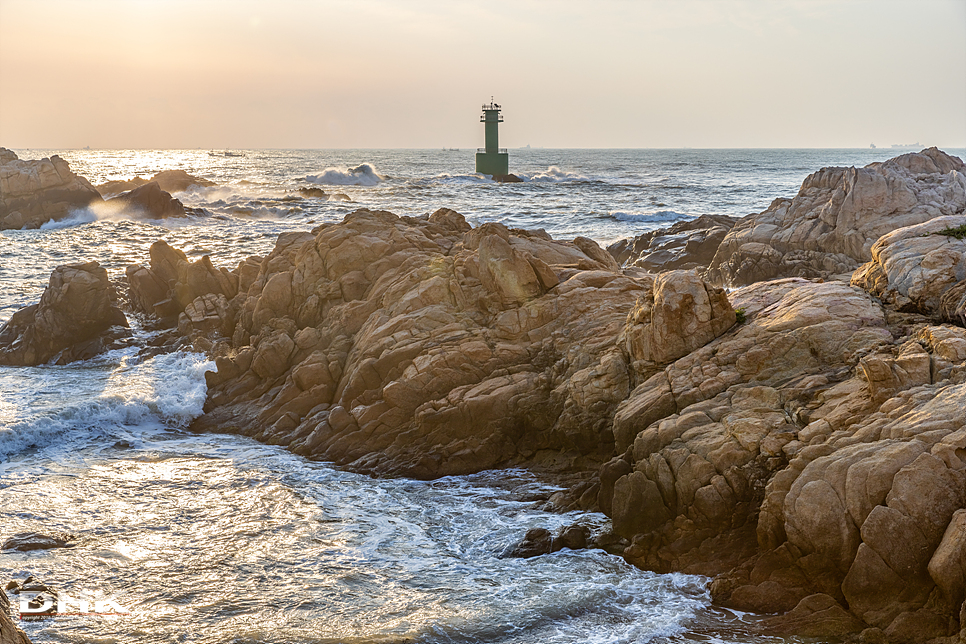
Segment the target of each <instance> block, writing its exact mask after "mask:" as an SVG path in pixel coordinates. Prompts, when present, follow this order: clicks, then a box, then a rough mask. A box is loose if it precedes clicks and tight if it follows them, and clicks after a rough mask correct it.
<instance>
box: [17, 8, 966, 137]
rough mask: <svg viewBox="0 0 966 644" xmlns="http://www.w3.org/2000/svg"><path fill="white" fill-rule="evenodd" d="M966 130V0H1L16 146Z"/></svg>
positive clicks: (950, 133)
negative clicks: (488, 127) (497, 109)
mask: <svg viewBox="0 0 966 644" xmlns="http://www.w3.org/2000/svg"><path fill="white" fill-rule="evenodd" d="M491 95H493V96H494V97H495V98H496V100H497V102H499V103H501V104H502V105H503V108H504V117H505V119H506V122H505V123H504V124H503V126H502V128H501V141H500V142H501V145H504V146H509V147H517V146H523V145H526V144H530V145H532V146H544V147H658V148H660V147H867V146H868V145H869V144H870V143H875V144H877V145H879V146H880V147H881V146H889V145H891V144H893V143H917V142H918V143H922V144H923V145H938V146H940V147H966V0H909V1H902V2H896V1H890V0H870V1H860V0H844V1H843V0H835V1H831V0H829V1H824V0H800V1H796V2H792V1H788V2H782V1H768V2H765V1H759V2H753V1H745V2H736V1H734V2H733V1H728V0H710V1H688V0H684V1H673V2H672V1H670V0H667V1H659V0H650V1H636V2H635V1H631V0H624V1H607V0H593V1H592V2H591V1H589V0H588V1H584V2H568V1H566V0H552V1H546V2H544V1H527V0H514V1H513V2H503V1H497V0H471V1H466V2H463V1H461V0H447V1H445V2H442V1H441V2H430V1H428V0H392V1H388V0H386V1H382V0H351V1H347V2H341V1H336V0H325V1H321V0H320V1H310V0H265V1H258V2H255V1H248V2H245V1H237V0H230V1H229V0H113V1H112V0H86V1H83V0H0V145H2V146H6V147H11V148H27V147H35V148H72V147H83V146H87V145H89V146H91V147H92V148H98V147H102V148H127V147H136V148H153V147H161V148H180V147H185V148H195V147H203V148H347V147H369V148H395V147H413V148H439V147H462V148H467V147H476V146H478V145H480V146H481V145H482V144H483V130H482V125H481V124H480V123H479V114H480V104H481V103H483V102H485V101H488V100H489V98H490V96H491Z"/></svg>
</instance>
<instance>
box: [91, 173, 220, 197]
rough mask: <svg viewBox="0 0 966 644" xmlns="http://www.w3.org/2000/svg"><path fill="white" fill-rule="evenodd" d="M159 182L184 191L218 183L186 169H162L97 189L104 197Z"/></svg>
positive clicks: (166, 189)
mask: <svg viewBox="0 0 966 644" xmlns="http://www.w3.org/2000/svg"><path fill="white" fill-rule="evenodd" d="M151 182H154V183H157V184H158V186H159V187H160V188H161V190H164V191H165V192H184V191H185V190H187V189H189V188H191V187H192V186H200V187H208V186H214V185H216V184H215V183H214V182H212V181H209V180H208V179H204V178H202V177H195V176H192V175H190V174H188V173H187V172H185V171H184V170H162V171H161V172H158V173H157V174H156V175H154V176H153V177H151V178H150V179H144V178H142V177H134V178H133V179H128V180H126V181H108V182H106V183H102V184H100V185H98V186H97V191H98V192H99V193H100V194H101V195H102V196H104V197H109V196H114V195H119V194H121V193H122V192H129V191H131V190H134V189H135V188H140V187H141V186H143V185H146V184H148V183H151Z"/></svg>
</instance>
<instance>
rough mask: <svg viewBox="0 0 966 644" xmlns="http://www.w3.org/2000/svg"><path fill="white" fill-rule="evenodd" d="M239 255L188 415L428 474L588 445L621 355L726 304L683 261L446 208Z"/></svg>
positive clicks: (704, 334)
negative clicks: (660, 269) (227, 313)
mask: <svg viewBox="0 0 966 644" xmlns="http://www.w3.org/2000/svg"><path fill="white" fill-rule="evenodd" d="M251 267H254V264H253V263H251V262H250V263H248V264H246V265H243V266H242V267H240V269H239V271H238V275H239V289H238V290H239V295H238V296H237V297H236V298H234V299H232V300H231V301H229V302H228V307H229V308H230V309H231V308H233V309H235V310H237V311H238V315H237V318H236V324H235V328H234V333H233V335H232V339H231V345H232V350H231V352H230V354H229V355H226V356H222V357H220V358H219V359H218V360H217V361H216V364H217V365H218V372H217V373H212V374H209V400H208V405H207V407H206V411H207V413H206V415H205V416H203V417H202V418H200V419H199V420H198V421H196V423H195V427H196V428H197V429H217V430H219V431H239V432H242V433H246V434H249V435H254V436H256V437H258V438H260V439H262V440H266V441H270V442H278V443H282V444H285V445H289V446H290V447H291V448H293V449H294V450H295V451H297V452H298V453H301V454H305V455H308V456H312V457H314V458H321V459H326V460H331V461H335V462H337V463H340V464H343V465H347V466H349V467H351V468H353V469H357V470H362V471H370V472H379V473H394V474H406V475H409V476H416V477H423V478H428V477H437V476H443V475H447V474H463V473H469V472H475V471H479V470H481V469H486V468H490V467H496V466H501V465H508V464H513V463H542V464H544V465H552V466H554V467H580V465H579V463H584V462H586V463H589V464H593V463H599V462H600V459H601V458H606V457H608V456H609V455H610V453H611V452H612V450H613V444H614V441H613V434H612V432H611V418H612V417H613V410H614V409H615V408H616V406H617V404H618V403H620V401H621V400H623V398H624V397H626V395H627V392H628V391H629V387H630V386H631V382H632V380H633V378H634V377H635V376H633V374H632V373H631V371H632V366H631V360H632V359H633V360H636V361H637V362H639V363H640V365H639V366H640V368H653V367H654V365H660V364H662V361H664V362H666V361H667V360H670V359H673V357H676V356H677V355H679V354H682V353H686V352H687V351H688V350H689V347H692V346H695V344H694V343H695V342H706V341H708V340H710V339H712V338H713V337H715V335H720V334H721V333H723V332H725V331H726V330H727V328H728V327H729V326H731V325H732V324H733V323H734V320H735V317H734V312H733V311H732V310H731V307H730V305H729V304H728V302H727V298H726V297H725V296H724V294H723V292H722V291H720V290H719V289H714V288H712V287H709V286H707V285H705V284H704V283H703V282H702V281H701V280H700V279H699V278H698V277H697V276H696V275H695V274H693V273H685V272H681V273H671V274H668V275H667V276H665V277H663V278H662V279H661V280H658V281H655V280H654V279H653V278H643V279H637V278H634V277H629V276H626V275H623V274H621V273H620V272H619V267H618V266H617V264H616V262H615V261H614V259H613V258H612V257H611V256H610V255H608V254H607V253H606V252H605V251H604V250H603V249H601V248H600V247H599V246H597V245H596V244H595V243H594V242H593V241H591V240H589V239H585V238H578V239H576V240H574V241H573V242H560V241H554V240H552V239H551V238H550V237H549V236H548V235H546V233H543V232H542V231H538V232H529V231H521V230H509V229H507V228H505V227H504V226H502V225H500V224H492V223H491V224H485V225H483V226H481V227H479V228H476V229H471V228H470V226H469V225H468V224H467V223H466V221H465V219H464V218H463V217H462V216H461V215H459V214H458V213H456V212H454V211H452V210H446V209H441V210H439V211H437V212H435V213H433V214H432V215H431V216H430V217H428V218H426V219H414V218H408V217H397V216H395V215H393V214H391V213H388V212H371V211H366V210H360V211H356V212H355V213H352V214H351V215H348V216H347V217H346V219H345V221H343V222H342V223H340V224H336V225H325V226H322V227H320V228H319V229H317V230H316V231H315V234H314V235H309V234H303V233H289V234H286V235H282V236H280V238H279V241H278V244H277V245H276V248H275V250H274V251H273V252H272V253H271V254H270V255H269V256H268V257H266V258H264V259H262V260H261V262H260V264H259V265H258V267H257V274H256V275H254V276H252V275H251V274H250V273H247V274H246V271H248V270H249V268H251ZM222 304H223V305H224V303H222ZM214 308H217V305H214ZM199 315H200V314H199ZM652 319H655V320H658V321H659V322H658V323H656V324H652V323H651V320H652ZM664 324H669V325H671V327H673V330H667V329H664V328H663V325H664ZM622 331H624V336H625V339H624V340H623V344H622V345H621V346H618V345H617V344H616V343H615V341H614V340H615V338H616V337H617V336H618V335H619V334H621V332H622ZM631 356H633V358H631ZM634 368H636V367H634ZM592 466H593V465H585V466H584V467H585V468H586V467H592ZM595 494H596V490H594V491H593V492H590V491H589V490H588V496H589V498H591V499H592V498H593V495H595Z"/></svg>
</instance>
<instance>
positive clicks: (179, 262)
mask: <svg viewBox="0 0 966 644" xmlns="http://www.w3.org/2000/svg"><path fill="white" fill-rule="evenodd" d="M150 256H151V263H150V266H149V267H144V266H140V265H138V264H132V265H130V266H128V267H127V269H126V271H125V273H126V276H127V280H128V284H129V285H130V287H131V290H130V294H131V305H132V307H133V308H134V310H135V311H140V312H142V313H148V314H150V315H155V316H157V317H158V318H161V319H173V320H174V321H173V322H172V324H175V323H177V322H176V321H177V319H178V316H179V315H180V314H181V313H182V311H186V309H187V308H188V307H189V306H190V305H191V304H192V303H193V302H196V300H197V299H198V298H205V297H206V296H208V295H222V296H223V297H224V299H225V300H226V304H227V300H230V299H232V298H234V297H235V295H236V294H237V293H238V285H239V274H238V273H239V272H238V271H236V272H231V271H228V270H226V269H224V268H221V269H217V268H215V267H214V266H213V265H212V263H211V259H210V258H209V257H208V256H207V255H205V256H203V257H202V258H201V259H199V260H198V261H196V262H189V261H188V258H187V256H186V255H185V254H184V253H183V252H181V251H180V250H178V249H176V248H172V247H171V246H170V245H169V244H168V243H167V242H164V241H161V240H159V241H156V242H154V243H153V244H152V245H151V249H150ZM205 302H206V303H202V304H199V306H200V308H199V309H197V310H193V311H192V312H191V313H189V315H188V317H187V318H186V319H187V320H188V323H187V326H185V329H188V330H198V329H196V328H195V325H194V324H193V323H191V320H192V319H193V318H195V317H197V316H198V315H199V314H200V313H199V311H201V310H208V313H205V314H203V315H201V318H198V319H199V323H200V320H202V319H205V318H210V315H211V311H213V310H215V309H219V310H220V309H221V306H220V305H219V306H215V304H214V302H215V300H213V299H208V300H205ZM212 307H215V309H213V308H212ZM218 317H219V318H220V319H221V320H222V324H220V325H216V326H219V327H220V328H231V327H233V326H234V325H233V323H232V322H230V320H229V317H226V315H223V314H219V315H218ZM212 324H213V321H212V319H209V320H208V322H205V323H204V324H203V325H202V326H205V327H211V326H212ZM209 330H210V329H209Z"/></svg>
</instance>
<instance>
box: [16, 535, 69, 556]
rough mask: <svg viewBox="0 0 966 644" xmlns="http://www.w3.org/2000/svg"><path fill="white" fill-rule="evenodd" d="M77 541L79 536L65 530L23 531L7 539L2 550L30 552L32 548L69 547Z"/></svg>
mask: <svg viewBox="0 0 966 644" xmlns="http://www.w3.org/2000/svg"><path fill="white" fill-rule="evenodd" d="M75 541H77V537H76V536H74V535H72V534H67V533H64V532H61V533H55V534H43V533H40V532H23V533H20V534H15V535H13V536H12V537H10V538H8V539H6V540H5V541H4V542H3V545H2V546H0V549H2V550H16V551H18V552H29V551H31V550H50V549H51V548H69V547H71V546H73V545H75V544H74V542H75Z"/></svg>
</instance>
